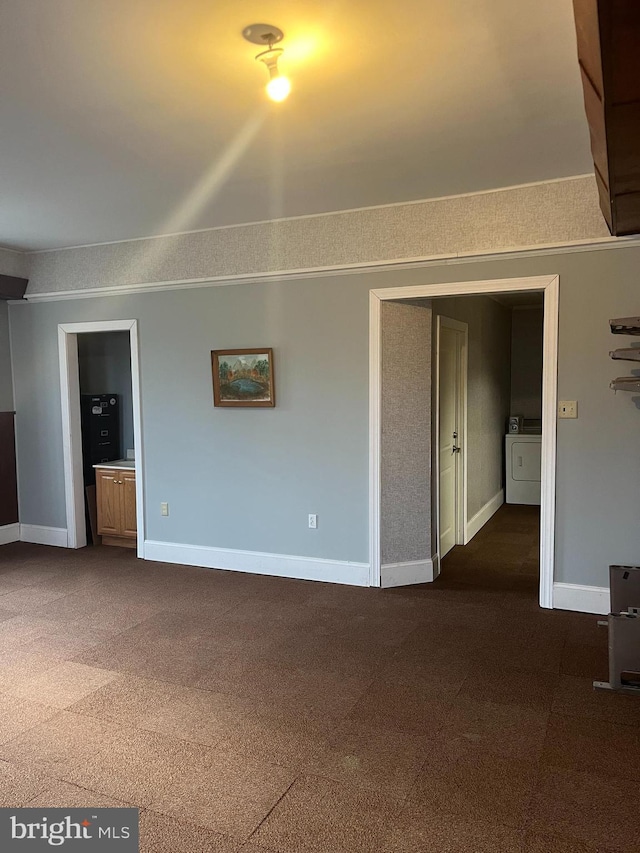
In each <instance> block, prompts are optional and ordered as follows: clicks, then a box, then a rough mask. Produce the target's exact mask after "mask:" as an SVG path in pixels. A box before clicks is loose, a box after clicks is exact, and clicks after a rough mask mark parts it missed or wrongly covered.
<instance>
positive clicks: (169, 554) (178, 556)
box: [144, 539, 369, 586]
mask: <svg viewBox="0 0 640 853" xmlns="http://www.w3.org/2000/svg"><path fill="white" fill-rule="evenodd" d="M144 558H145V560H156V561H157V562H159V563H178V564H183V565H186V566H201V567H202V568H206V569H227V570H230V571H233V572H247V573H249V574H256V575H274V576H276V577H282V578H299V579H300V580H307V581H324V582H325V583H343V584H349V585H351V586H369V564H368V563H350V562H347V561H342V560H323V559H320V558H318V557H294V556H291V555H290V554H265V553H261V552H260V551H236V550H234V549H231V548H208V547H205V546H202V545H180V544H178V543H176V542H156V541H153V540H149V539H147V540H145V543H144Z"/></svg>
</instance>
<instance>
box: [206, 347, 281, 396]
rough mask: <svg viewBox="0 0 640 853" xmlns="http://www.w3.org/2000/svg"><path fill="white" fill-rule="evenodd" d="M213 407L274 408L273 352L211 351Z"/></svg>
mask: <svg viewBox="0 0 640 853" xmlns="http://www.w3.org/2000/svg"><path fill="white" fill-rule="evenodd" d="M211 372H212V376H213V405H214V406H227V407H229V408H235V409H237V408H265V407H273V406H275V404H276V397H275V382H274V371H273V349H272V348H271V347H250V348H248V349H218V350H211Z"/></svg>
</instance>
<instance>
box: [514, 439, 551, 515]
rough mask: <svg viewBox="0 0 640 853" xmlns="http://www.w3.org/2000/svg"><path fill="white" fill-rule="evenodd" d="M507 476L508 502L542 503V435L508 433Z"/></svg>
mask: <svg viewBox="0 0 640 853" xmlns="http://www.w3.org/2000/svg"><path fill="white" fill-rule="evenodd" d="M505 445H506V463H507V464H506V469H507V470H506V476H507V490H506V491H507V494H506V499H507V503H508V504H538V505H539V504H540V470H541V461H542V436H541V435H527V434H524V435H523V434H519V435H507V436H505Z"/></svg>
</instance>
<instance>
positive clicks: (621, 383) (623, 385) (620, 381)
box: [609, 376, 640, 393]
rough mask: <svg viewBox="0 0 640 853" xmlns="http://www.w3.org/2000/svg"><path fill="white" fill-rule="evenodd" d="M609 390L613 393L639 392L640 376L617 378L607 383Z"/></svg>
mask: <svg viewBox="0 0 640 853" xmlns="http://www.w3.org/2000/svg"><path fill="white" fill-rule="evenodd" d="M609 388H612V389H613V390H614V391H635V392H636V393H638V392H640V376H618V378H617V379H613V380H612V381H611V382H610V383H609Z"/></svg>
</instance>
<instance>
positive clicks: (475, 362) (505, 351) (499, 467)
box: [432, 296, 511, 519]
mask: <svg viewBox="0 0 640 853" xmlns="http://www.w3.org/2000/svg"><path fill="white" fill-rule="evenodd" d="M432 305H433V311H434V315H437V314H441V315H443V316H445V317H450V318H451V319H452V320H460V321H461V322H463V323H467V325H468V327H469V354H468V368H467V518H468V519H471V518H473V516H474V515H475V514H476V513H477V512H479V511H480V510H481V509H482V507H483V506H484V505H485V504H486V503H487V502H488V501H490V500H491V499H492V498H494V497H495V496H496V494H497V493H498V492H499V491H500V489H502V488H503V487H504V462H503V459H504V453H503V448H504V435H505V432H506V423H507V418H508V416H509V397H510V372H511V370H510V362H511V311H510V310H509V309H508V308H505V307H504V306H503V305H500V304H498V303H497V302H496V301H495V300H494V299H489V298H488V297H486V296H464V297H460V298H457V299H434V300H432Z"/></svg>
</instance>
